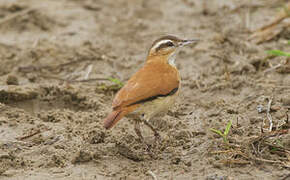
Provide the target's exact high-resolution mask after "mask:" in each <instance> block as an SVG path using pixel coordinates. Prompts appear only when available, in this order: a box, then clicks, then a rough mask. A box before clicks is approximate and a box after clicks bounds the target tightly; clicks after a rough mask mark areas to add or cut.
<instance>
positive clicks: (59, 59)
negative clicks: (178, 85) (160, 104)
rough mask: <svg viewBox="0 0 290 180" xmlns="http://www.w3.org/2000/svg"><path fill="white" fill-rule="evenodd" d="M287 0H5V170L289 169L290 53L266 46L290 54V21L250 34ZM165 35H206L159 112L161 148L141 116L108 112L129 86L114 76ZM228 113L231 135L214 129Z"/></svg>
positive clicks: (273, 172)
mask: <svg viewBox="0 0 290 180" xmlns="http://www.w3.org/2000/svg"><path fill="white" fill-rule="evenodd" d="M285 3H287V1H281V0H279V1H278V0H267V1H266V0H257V1H250V0H247V1H246V0H245V1H238V0H236V1H234V0H227V1H221V0H214V1H210V3H208V4H203V3H202V1H198V0H172V1H171V0H170V1H155V0H136V1H127V0H118V1H113V0H111V1H108V0H102V1H101V0H42V1H39V0H22V1H21V0H18V1H17V0H13V1H11V0H2V1H0V34H1V35H0V179H3V180H6V179H21V180H22V179H29V180H30V179H31V180H33V179H35V180H44V179H128V180H133V179H154V176H156V178H157V179H158V180H159V179H174V180H175V179H208V180H218V179H290V175H289V174H290V171H289V169H290V154H289V152H290V135H289V127H290V125H289V123H288V124H287V117H288V116H289V115H290V114H289V109H290V75H289V74H290V71H289V69H290V68H289V66H290V65H289V59H286V58H285V57H275V56H270V55H269V54H267V53H266V50H271V49H280V50H283V51H288V52H290V45H289V42H288V40H289V38H290V31H289V29H287V28H285V29H283V30H282V31H281V33H279V35H277V36H276V37H275V38H274V39H272V40H270V41H267V42H262V43H260V44H256V43H255V42H254V41H252V40H249V36H250V35H251V33H252V31H253V30H255V29H257V28H259V27H261V26H263V25H265V24H267V23H269V22H270V21H271V20H273V19H274V18H275V16H276V14H277V13H278V11H279V10H281V8H283V6H284V5H285ZM282 23H283V22H282ZM165 34H174V35H177V36H179V37H182V38H200V39H201V40H202V41H201V42H200V43H198V44H197V45H195V46H191V47H187V48H184V49H183V50H182V51H180V52H179V54H178V56H177V66H178V68H179V70H180V73H181V76H182V79H183V81H182V89H181V96H180V98H179V100H178V102H177V105H176V106H175V107H174V108H173V109H172V110H170V111H169V112H168V113H167V115H166V116H164V117H162V118H155V119H152V120H151V123H152V124H153V125H154V126H155V127H157V128H158V129H159V130H160V133H161V136H162V141H161V143H160V144H159V145H158V146H152V151H153V153H154V157H153V158H152V157H150V156H149V155H148V153H147V152H146V151H145V149H144V146H143V144H141V143H140V142H139V140H138V138H137V137H136V135H135V133H134V130H133V126H132V119H130V118H124V119H123V120H122V121H120V122H119V123H118V124H117V126H116V127H115V128H113V129H112V130H110V131H106V130H104V128H103V127H102V121H103V118H104V117H105V116H106V115H107V114H108V113H109V112H110V104H111V101H112V98H113V96H114V94H115V93H116V91H117V90H118V89H119V85H118V84H114V82H111V81H108V80H107V79H108V78H110V77H111V78H116V79H119V80H120V81H122V82H125V81H126V80H128V78H129V77H130V76H131V75H132V74H133V73H134V72H136V71H137V69H138V68H140V67H141V66H142V64H143V63H144V59H145V58H146V54H147V50H148V48H149V47H150V45H151V43H152V42H153V40H155V39H156V38H158V37H160V36H161V35H165ZM268 105H270V106H269V107H270V108H269V109H268ZM267 112H268V116H267ZM287 114H288V115H287ZM269 115H271V117H272V119H273V130H272V132H269V119H270V117H269ZM229 121H232V127H231V129H230V132H229V135H228V143H225V142H224V141H223V139H222V138H221V137H220V136H218V135H216V134H214V133H213V132H212V131H211V130H210V128H214V129H219V130H222V131H223V130H224V129H225V127H226V124H227V123H228V122H229ZM143 130H144V134H145V137H146V141H147V142H148V143H152V144H153V141H152V140H153V134H152V133H151V132H150V130H149V129H147V128H146V127H144V128H143Z"/></svg>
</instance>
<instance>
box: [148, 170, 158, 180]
mask: <svg viewBox="0 0 290 180" xmlns="http://www.w3.org/2000/svg"><path fill="white" fill-rule="evenodd" d="M147 173H148V174H149V175H150V176H152V178H153V179H154V180H157V176H156V175H155V174H154V172H152V171H151V170H149V171H147Z"/></svg>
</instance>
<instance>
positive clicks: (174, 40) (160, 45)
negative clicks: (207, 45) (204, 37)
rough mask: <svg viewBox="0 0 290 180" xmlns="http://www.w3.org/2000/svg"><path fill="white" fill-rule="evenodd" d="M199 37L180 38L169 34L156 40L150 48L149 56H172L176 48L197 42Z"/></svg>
mask: <svg viewBox="0 0 290 180" xmlns="http://www.w3.org/2000/svg"><path fill="white" fill-rule="evenodd" d="M197 41H198V39H188V40H187V39H179V38H178V37H175V36H171V35H167V36H163V37H161V38H159V39H157V40H155V41H154V42H153V44H152V46H151V48H150V50H149V54H148V56H149V57H150V56H151V57H153V56H168V57H170V56H172V55H174V54H175V52H176V50H178V49H179V48H180V47H183V46H185V45H188V44H193V43H195V42H197Z"/></svg>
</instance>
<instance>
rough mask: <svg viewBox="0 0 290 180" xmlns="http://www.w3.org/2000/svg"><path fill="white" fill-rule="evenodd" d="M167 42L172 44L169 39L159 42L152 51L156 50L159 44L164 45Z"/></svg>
mask: <svg viewBox="0 0 290 180" xmlns="http://www.w3.org/2000/svg"><path fill="white" fill-rule="evenodd" d="M168 42H172V41H171V40H169V39H165V40H162V41H159V42H158V43H157V44H155V45H154V46H153V47H152V49H157V48H158V47H159V46H160V45H161V44H165V43H168Z"/></svg>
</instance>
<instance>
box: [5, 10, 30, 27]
mask: <svg viewBox="0 0 290 180" xmlns="http://www.w3.org/2000/svg"><path fill="white" fill-rule="evenodd" d="M32 11H35V9H33V8H29V9H26V10H23V11H20V12H17V13H15V14H12V15H10V16H8V17H6V18H4V19H3V20H1V21H0V25H2V24H4V23H6V22H8V21H11V20H13V19H15V18H17V17H20V16H23V15H25V14H28V13H30V12H32Z"/></svg>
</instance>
